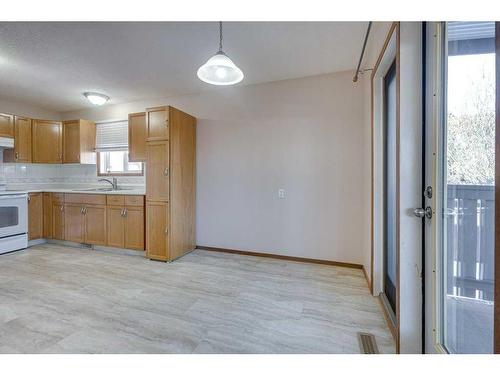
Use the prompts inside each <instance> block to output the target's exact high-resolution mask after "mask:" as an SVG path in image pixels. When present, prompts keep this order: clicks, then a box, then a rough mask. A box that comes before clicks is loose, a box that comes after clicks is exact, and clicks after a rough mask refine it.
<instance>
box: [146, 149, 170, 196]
mask: <svg viewBox="0 0 500 375" xmlns="http://www.w3.org/2000/svg"><path fill="white" fill-rule="evenodd" d="M147 151H148V159H147V168H146V199H147V200H148V201H155V202H167V201H168V196H169V143H168V141H162V142H148V146H147Z"/></svg>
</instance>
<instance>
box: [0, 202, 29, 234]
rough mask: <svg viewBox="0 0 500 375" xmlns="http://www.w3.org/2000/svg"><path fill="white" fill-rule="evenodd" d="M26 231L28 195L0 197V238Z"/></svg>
mask: <svg viewBox="0 0 500 375" xmlns="http://www.w3.org/2000/svg"><path fill="white" fill-rule="evenodd" d="M27 231H28V195H27V194H11V195H0V238H2V237H7V236H14V235H17V234H23V233H26V232H27Z"/></svg>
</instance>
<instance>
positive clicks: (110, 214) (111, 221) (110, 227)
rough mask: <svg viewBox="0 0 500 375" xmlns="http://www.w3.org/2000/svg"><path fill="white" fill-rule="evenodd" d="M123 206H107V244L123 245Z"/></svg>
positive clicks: (113, 245)
mask: <svg viewBox="0 0 500 375" xmlns="http://www.w3.org/2000/svg"><path fill="white" fill-rule="evenodd" d="M123 210H124V208H123V207H108V208H107V212H106V220H107V232H108V233H107V237H108V239H107V245H108V246H112V247H125V223H124V220H123Z"/></svg>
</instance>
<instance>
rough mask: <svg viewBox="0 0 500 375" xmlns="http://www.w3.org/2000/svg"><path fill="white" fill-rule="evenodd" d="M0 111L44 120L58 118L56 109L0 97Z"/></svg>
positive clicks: (58, 114)
mask: <svg viewBox="0 0 500 375" xmlns="http://www.w3.org/2000/svg"><path fill="white" fill-rule="evenodd" d="M0 113H9V114H12V115H18V116H26V117H31V118H38V119H46V120H59V119H60V113H59V112H57V111H51V110H47V109H43V108H40V107H37V106H34V105H30V104H25V103H19V102H16V101H11V100H4V99H0Z"/></svg>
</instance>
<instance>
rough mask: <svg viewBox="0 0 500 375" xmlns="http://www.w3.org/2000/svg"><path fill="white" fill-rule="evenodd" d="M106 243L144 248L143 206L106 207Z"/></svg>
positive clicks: (114, 245) (136, 248)
mask: <svg viewBox="0 0 500 375" xmlns="http://www.w3.org/2000/svg"><path fill="white" fill-rule="evenodd" d="M106 220H107V245H108V246H112V247H121V248H125V249H131V250H144V208H143V207H133V206H127V207H124V206H116V207H110V206H108V207H107V213H106Z"/></svg>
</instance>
